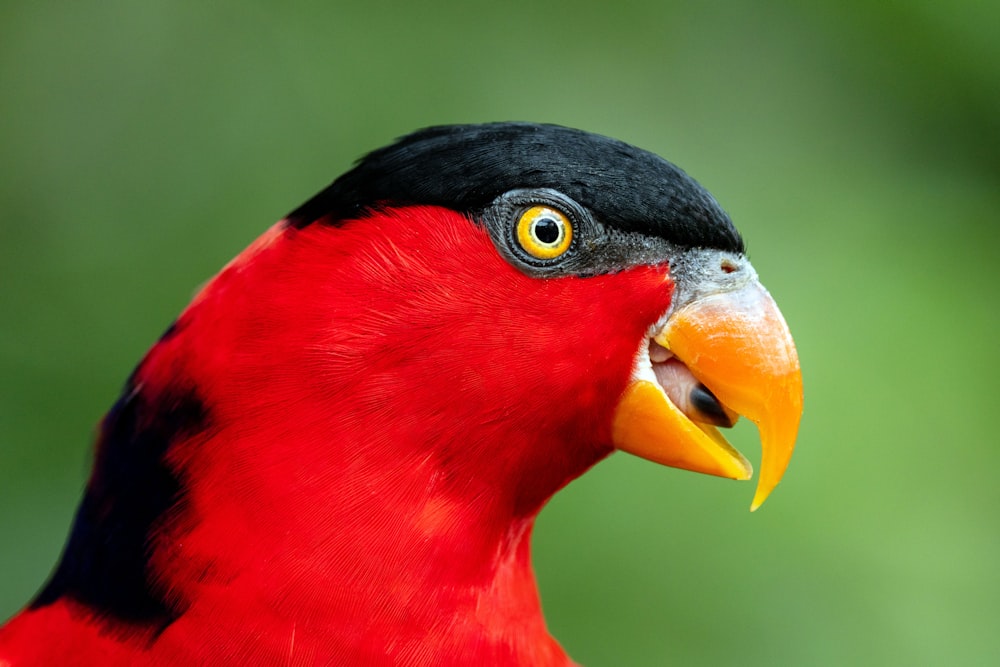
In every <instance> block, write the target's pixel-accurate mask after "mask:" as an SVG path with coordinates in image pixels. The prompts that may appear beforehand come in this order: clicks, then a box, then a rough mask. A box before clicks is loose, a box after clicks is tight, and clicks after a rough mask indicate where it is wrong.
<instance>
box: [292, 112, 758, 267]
mask: <svg viewBox="0 0 1000 667" xmlns="http://www.w3.org/2000/svg"><path fill="white" fill-rule="evenodd" d="M521 188H551V189H554V190H558V191H559V192H562V193H563V194H565V195H567V196H568V197H571V198H572V199H574V200H575V201H577V202H578V203H579V204H580V205H582V206H584V207H586V208H587V209H589V210H590V211H591V212H592V213H593V215H594V216H595V218H596V219H598V220H600V221H601V222H603V223H604V224H606V225H609V226H612V227H616V228H618V229H620V230H622V231H627V232H639V233H642V234H646V235H650V236H657V237H661V238H664V239H666V240H668V241H670V242H671V243H673V244H675V245H677V246H681V247H702V248H716V249H719V250H726V251H730V252H735V253H742V252H743V251H744V245H743V239H742V238H741V237H740V234H739V232H737V231H736V228H735V227H734V226H733V223H732V222H731V221H730V219H729V217H728V216H727V215H726V213H725V212H724V211H723V210H722V208H721V207H720V206H719V205H718V203H716V201H715V199H714V198H713V197H712V196H711V195H710V194H709V193H708V192H707V191H706V190H705V189H704V188H702V187H701V186H700V185H699V184H698V183H697V182H695V181H694V179H692V178H691V177H689V176H688V175H687V174H685V173H684V172H683V171H681V170H680V169H678V168H677V167H676V166H674V165H673V164H671V163H670V162H667V161H666V160H664V159H663V158H661V157H659V156H657V155H654V154H653V153H650V152H648V151H644V150H641V149H638V148H636V147H634V146H631V145H629V144H626V143H623V142H621V141H617V140H615V139H610V138H608V137H603V136H600V135H596V134H590V133H588V132H583V131H581V130H574V129H570V128H566V127H560V126H556V125H538V124H532V123H489V124H484V125H448V126H440V127H431V128H428V129H425V130H420V131H418V132H415V133H413V134H410V135H408V136H406V137H403V138H402V139H400V140H399V141H397V142H396V143H394V144H392V145H390V146H387V147H385V148H381V149H379V150H376V151H374V152H372V153H370V154H368V155H367V156H366V157H364V158H363V159H361V160H360V161H359V162H358V164H357V165H356V166H355V167H354V168H353V169H352V170H351V171H349V172H347V173H346V174H344V175H343V176H341V177H340V178H338V179H337V180H336V181H334V182H333V184H331V185H330V186H329V187H327V188H326V189H325V190H323V191H322V192H320V193H319V194H317V195H316V196H314V197H313V198H312V199H310V200H309V201H307V202H306V203H305V204H303V205H302V206H300V207H299V208H297V209H296V210H294V211H293V212H292V213H290V214H289V215H288V221H289V224H291V225H294V226H296V227H304V226H306V225H309V224H311V223H313V222H316V221H319V220H323V221H325V222H337V221H341V220H346V219H350V218H354V217H358V216H359V215H364V214H365V212H366V210H369V209H373V208H377V207H381V206H400V205H409V204H429V205H437V206H444V207H447V208H450V209H453V210H457V211H461V212H464V213H470V214H473V215H474V214H475V213H476V212H477V211H478V210H481V209H483V208H484V207H486V206H488V205H489V204H490V203H491V202H492V201H493V200H494V199H496V198H497V197H498V196H500V195H501V194H503V193H505V192H508V191H510V190H515V189H521Z"/></svg>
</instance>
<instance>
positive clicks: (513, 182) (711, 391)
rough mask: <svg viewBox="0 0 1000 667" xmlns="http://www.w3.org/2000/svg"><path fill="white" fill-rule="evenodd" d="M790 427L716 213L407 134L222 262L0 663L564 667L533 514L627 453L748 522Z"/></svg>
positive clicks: (560, 157) (549, 162)
mask: <svg viewBox="0 0 1000 667" xmlns="http://www.w3.org/2000/svg"><path fill="white" fill-rule="evenodd" d="M801 414H802V379H801V370H800V367H799V361H798V356H797V353H796V350H795V344H794V342H793V339H792V336H791V334H790V332H789V328H788V326H787V324H786V322H785V319H784V317H783V316H782V314H781V312H780V310H779V309H778V307H777V305H776V303H775V301H774V299H773V298H772V297H771V295H770V294H769V293H768V291H767V290H766V289H765V288H764V287H763V286H762V284H761V281H760V280H759V278H758V276H757V273H756V270H755V269H754V267H753V266H752V265H751V263H750V261H749V260H748V258H747V254H746V247H745V243H744V241H743V237H742V236H741V234H740V233H739V232H738V231H737V230H736V228H735V226H734V224H733V222H732V221H731V219H730V217H729V216H728V215H727V213H726V212H725V211H724V210H723V208H722V207H721V206H720V204H719V203H718V202H717V201H716V200H715V198H714V197H713V196H712V195H711V194H709V192H708V191H707V190H706V189H705V188H704V187H702V186H701V185H700V184H699V183H698V182H696V181H695V180H694V179H693V178H691V177H690V176H688V175H687V174H686V173H685V172H683V171H682V170H681V169H680V168H679V167H677V166H675V165H674V164H672V163H671V162H668V161H667V160H665V159H663V158H661V157H659V156H658V155H656V154H654V153H651V152H647V151H645V150H642V149H639V148H637V147H635V146H632V145H630V144H627V143H624V142H621V141H618V140H615V139H611V138H608V137H605V136H602V135H598V134H592V133H589V132H585V131H582V130H577V129H572V128H567V127H562V126H558V125H550V124H537V123H529V122H494V123H484V124H471V125H445V126H436V127H430V128H426V129H423V130H418V131H416V132H414V133H411V134H409V135H406V136H404V137H402V138H400V139H397V140H396V141H395V142H393V143H391V144H389V145H387V146H386V147H383V148H380V149H378V150H375V151H373V152H371V153H369V154H367V155H366V156H364V157H363V158H361V159H360V160H359V161H358V162H356V163H355V165H354V166H353V167H352V168H351V169H350V170H348V171H347V172H346V173H344V174H343V175H341V176H340V177H339V178H337V179H336V180H335V181H333V183H332V184H331V185H329V186H328V187H326V188H324V189H322V190H321V191H319V193H318V194H316V195H315V196H313V197H312V198H311V199H309V200H308V201H306V202H305V203H304V204H302V205H301V206H299V207H298V208H296V209H295V210H293V211H292V212H291V213H290V214H288V215H287V216H285V217H284V218H282V219H281V220H280V221H278V222H277V223H275V224H274V225H273V226H271V227H270V228H269V229H267V231H265V232H264V234H263V235H262V236H260V237H259V238H258V239H257V240H256V241H254V242H253V243H251V245H250V246H249V247H248V248H246V250H244V251H243V252H241V253H240V254H239V255H237V256H236V257H235V258H234V259H233V260H232V261H230V262H229V263H228V264H227V265H226V266H224V267H223V268H222V269H221V270H220V271H219V273H218V274H216V275H215V276H214V277H213V278H212V279H211V280H209V281H208V282H207V283H206V284H205V285H204V286H203V287H201V288H200V290H199V291H198V292H197V293H196V294H195V296H194V297H193V299H192V301H191V302H190V304H189V305H188V306H187V307H186V308H185V309H184V310H183V311H182V313H181V314H180V315H179V316H178V317H177V318H176V320H174V322H173V323H172V324H171V325H170V326H169V327H168V328H167V330H166V331H165V332H164V333H163V335H162V336H161V337H160V338H159V339H158V340H157V341H156V342H155V344H153V345H152V347H151V348H150V349H149V351H148V352H147V353H146V354H145V356H144V357H143V358H142V359H141V361H140V362H139V363H138V365H137V366H136V367H135V369H134V371H133V372H132V374H131V375H130V376H129V378H128V379H127V381H126V382H125V385H124V387H123V389H122V392H121V394H120V396H119V398H118V399H117V401H116V402H115V403H114V405H113V406H112V407H111V408H110V410H109V412H108V413H107V414H106V416H105V417H104V418H103V420H102V421H101V423H100V425H99V428H98V431H97V434H96V437H95V446H94V462H93V467H92V471H91V473H90V476H89V478H88V481H87V483H86V486H85V489H84V492H83V497H82V500H81V502H80V505H79V507H78V510H77V513H76V515H75V518H74V521H73V524H72V528H71V529H70V533H69V536H68V538H67V541H66V545H65V547H64V550H63V553H62V555H61V557H60V560H59V562H58V564H57V565H56V567H55V569H54V571H53V573H52V574H51V576H50V578H49V579H48V581H47V582H46V583H45V584H44V585H43V586H42V588H41V590H40V592H39V593H38V594H37V595H36V596H35V597H34V599H33V600H31V601H30V602H29V603H27V605H26V606H25V607H24V608H23V609H22V610H21V611H20V612H18V613H17V614H16V615H15V616H14V617H13V618H11V619H10V620H9V621H8V622H7V623H6V624H5V625H4V626H3V627H2V629H0V666H2V667H21V666H33V665H55V664H64V665H70V664H72V665H102V666H114V665H196V664H199V665H397V666H411V665H412V666H430V665H435V666H456V667H457V666H460V665H496V666H509V665H531V666H537V667H547V666H553V667H554V666H562V665H571V664H574V663H573V662H572V660H571V658H570V657H569V656H568V654H567V652H566V651H565V650H564V649H563V648H562V646H561V645H560V644H559V642H558V641H557V640H556V639H555V638H554V637H552V636H551V635H550V633H549V632H548V630H547V626H546V622H545V619H544V617H543V615H542V610H541V605H540V601H539V594H538V590H537V586H536V582H535V577H534V574H533V570H532V565H531V549H530V545H531V534H532V529H533V526H534V523H535V518H536V516H537V515H538V513H539V511H540V510H541V509H542V508H543V507H544V506H545V504H546V502H547V501H548V500H549V499H550V498H551V497H552V496H553V495H554V494H555V493H556V492H557V491H559V490H560V489H561V488H562V487H564V486H565V485H566V484H568V483H569V482H570V481H572V480H573V479H575V478H577V477H579V476H580V475H581V474H583V473H584V472H586V471H587V470H588V469H589V468H591V467H592V466H593V465H595V464H596V463H598V462H599V461H601V460H602V459H604V458H606V457H607V456H609V455H610V454H612V453H614V452H616V451H622V452H627V453H630V454H632V455H636V456H639V457H642V458H645V459H649V460H651V461H653V462H656V463H659V464H662V465H665V466H671V467H675V468H681V469H685V470H690V471H694V472H700V473H705V474H710V475H716V476H720V477H726V478H731V479H744V480H745V479H749V478H750V477H751V476H752V474H753V469H752V466H751V464H750V463H749V462H748V461H747V459H746V458H745V457H744V456H743V455H742V454H741V453H740V452H739V451H737V450H736V449H735V448H734V447H733V446H732V445H730V443H729V442H728V441H727V440H726V439H725V437H724V436H723V435H722V434H721V432H720V430H719V429H720V428H725V427H729V426H732V425H733V423H735V421H736V420H737V419H738V418H740V417H745V418H746V419H749V420H751V421H752V422H754V423H755V424H756V425H757V427H758V429H759V431H760V437H761V445H762V461H761V470H760V474H759V479H758V483H757V488H756V492H755V495H754V497H753V501H752V504H751V509H756V508H758V507H759V506H760V505H761V503H763V502H764V500H765V499H766V498H767V497H768V495H769V494H770V493H771V492H772V490H773V489H774V488H775V486H776V485H777V484H778V482H779V481H780V479H781V477H782V476H783V474H784V472H785V470H786V468H787V466H788V464H789V461H790V459H791V456H792V451H793V448H794V445H795V441H796V437H797V433H798V427H799V422H800V418H801Z"/></svg>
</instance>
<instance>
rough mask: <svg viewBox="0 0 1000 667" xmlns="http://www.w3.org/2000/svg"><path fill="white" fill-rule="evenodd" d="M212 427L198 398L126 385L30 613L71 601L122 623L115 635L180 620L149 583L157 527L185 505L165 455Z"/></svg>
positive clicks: (172, 605) (104, 428) (173, 603)
mask: <svg viewBox="0 0 1000 667" xmlns="http://www.w3.org/2000/svg"><path fill="white" fill-rule="evenodd" d="M207 421H208V415H207V412H206V410H205V407H204V405H203V404H202V402H201V401H200V400H199V399H198V397H197V396H196V395H195V393H194V392H193V391H173V392H169V393H164V394H161V395H159V396H158V397H157V398H156V400H155V401H151V400H149V399H148V398H147V397H146V396H145V395H144V394H143V391H142V390H141V389H136V388H135V387H134V386H133V383H132V381H131V380H130V381H129V383H128V384H127V385H126V386H125V389H124V391H123V392H122V395H121V397H120V398H119V400H118V402H117V403H115V405H114V407H112V408H111V410H110V412H108V414H107V416H106V417H105V418H104V421H103V422H102V425H101V434H100V437H99V440H98V444H97V452H96V460H95V462H94V472H93V474H92V476H91V479H90V482H89V483H88V486H87V490H86V493H85V495H84V498H83V501H82V502H81V504H80V507H79V509H78V510H77V514H76V518H75V520H74V523H73V528H72V531H71V533H70V536H69V540H68V542H67V544H66V548H65V550H64V552H63V555H62V558H61V560H60V562H59V565H58V567H57V568H56V570H55V572H54V573H53V575H52V577H51V579H50V580H49V582H48V583H47V584H46V585H45V587H44V588H43V589H42V591H41V592H40V593H39V594H38V596H37V597H36V598H35V600H34V601H33V602H32V604H31V606H32V608H38V607H44V606H46V605H49V604H52V603H53V602H55V601H56V600H58V599H60V598H69V599H72V600H74V601H75V602H77V603H79V604H82V605H84V606H86V607H88V608H90V609H91V610H92V611H93V612H94V614H95V615H96V616H97V617H98V618H102V619H105V620H106V621H112V622H117V623H114V626H113V627H112V628H111V629H112V630H114V631H120V632H125V633H128V632H129V631H131V630H136V631H147V632H148V631H152V633H153V635H154V636H155V635H157V634H159V633H160V632H162V630H163V629H164V628H166V627H167V626H168V625H169V624H170V623H171V622H173V621H174V620H175V619H176V618H177V617H178V616H179V615H180V614H181V613H183V609H182V608H180V607H179V604H178V603H177V602H176V601H171V600H167V599H166V598H165V596H164V595H163V594H162V591H160V590H158V587H157V586H156V584H155V583H154V582H153V581H152V579H151V576H150V575H151V573H150V571H149V555H150V552H149V550H150V538H151V533H152V529H153V527H154V525H155V524H156V523H157V522H158V521H159V520H160V519H161V518H162V517H163V516H164V514H165V513H166V512H167V511H168V510H171V509H172V508H176V507H177V506H178V505H179V503H182V502H183V500H184V487H183V485H182V483H181V481H180V480H179V479H178V478H177V476H176V475H175V473H174V472H173V471H172V470H171V469H170V468H169V467H168V465H167V464H166V462H165V460H164V455H165V454H166V452H167V449H168V448H169V447H170V445H171V443H173V442H176V441H178V440H180V439H183V438H186V437H189V436H191V435H193V434H195V433H196V432H198V431H200V430H202V429H204V428H205V426H206V424H207Z"/></svg>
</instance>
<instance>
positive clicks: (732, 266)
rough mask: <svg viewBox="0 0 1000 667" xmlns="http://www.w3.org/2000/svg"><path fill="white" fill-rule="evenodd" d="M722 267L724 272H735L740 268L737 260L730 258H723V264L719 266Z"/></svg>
mask: <svg viewBox="0 0 1000 667" xmlns="http://www.w3.org/2000/svg"><path fill="white" fill-rule="evenodd" d="M719 268H721V269H722V272H723V273H733V272H734V271H736V269H737V268H738V267H737V266H736V263H735V262H732V261H730V260H728V259H724V260H722V265H721V266H720V267H719Z"/></svg>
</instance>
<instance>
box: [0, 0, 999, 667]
mask: <svg viewBox="0 0 1000 667" xmlns="http://www.w3.org/2000/svg"><path fill="white" fill-rule="evenodd" d="M812 4H813V3H799V2H794V1H792V0H787V1H783V0H769V1H761V2H756V3H738V2H719V1H706V2H691V3H678V2H669V1H664V0H651V1H648V2H632V3H623V4H621V5H618V6H614V7H612V6H611V5H610V4H609V3H600V2H576V3H553V4H540V3H538V2H525V1H523V0H512V1H508V2H504V3H497V2H494V3H483V4H477V3H464V4H462V5H461V6H460V7H459V6H457V5H455V4H453V3H449V2H443V1H439V2H433V1H431V2H427V1H425V2H406V3H404V2H400V3H395V4H388V3H383V2H377V1H372V0H365V1H363V2H362V1H353V2H343V1H342V2H313V3H302V4H293V3H279V2H264V1H262V0H251V1H242V2H235V1H232V0H228V1H222V2H213V3H206V2H195V1H191V0H181V1H177V0H174V1H171V2H167V1H165V0H149V1H147V2H142V3H133V2H126V1H124V0H121V1H118V2H114V1H104V2H89V3H66V2H25V1H8V2H4V3H2V5H0V169H2V172H0V174H2V177H0V392H2V394H0V618H3V617H6V616H8V615H10V614H12V613H14V612H15V611H16V610H17V609H18V608H19V607H20V606H21V605H22V604H23V603H24V602H25V601H26V600H28V599H29V597H30V596H31V595H32V594H33V593H34V592H35V591H36V590H37V589H38V587H39V586H40V585H41V583H42V582H43V581H44V579H45V578H46V576H47V574H48V572H49V570H50V568H51V567H52V565H53V563H54V562H55V560H56V558H57V556H58V553H59V552H60V549H61V547H62V544H63V540H64V537H65V535H66V531H67V528H68V525H69V523H70V520H71V517H72V513H73V510H74V508H75V504H76V502H77V500H78V498H79V494H80V491H81V489H82V485H83V483H84V480H85V476H86V471H87V467H88V465H89V451H90V449H89V448H90V435H91V433H92V429H93V426H94V425H95V424H96V422H97V420H98V419H99V418H100V416H101V415H102V414H103V412H104V411H105V410H106V409H107V407H108V406H109V405H110V404H111V403H112V402H113V400H114V398H115V396H116V394H117V392H118V389H119V387H120V386H121V383H122V381H123V380H124V378H125V377H126V376H127V375H128V373H129V371H130V370H131V368H132V365H133V364H134V363H135V362H136V361H137V360H138V359H139V357H140V356H141V354H142V353H143V352H144V350H145V349H146V348H147V347H148V346H149V345H150V344H151V343H152V342H153V341H154V340H155V339H156V338H157V336H158V335H159V333H160V332H161V331H162V330H163V329H164V328H165V327H166V325H167V324H168V323H169V322H170V321H171V320H172V319H173V317H174V315H175V314H176V313H177V312H178V311H179V310H180V309H181V308H182V307H183V306H184V304H185V303H186V301H187V299H188V298H189V297H190V295H191V294H192V291H193V290H194V289H195V287H196V286H197V285H198V284H199V283H201V282H202V281H203V280H205V279H206V278H207V277H209V276H210V275H211V274H212V273H213V272H214V271H215V270H217V269H218V268H219V267H220V266H221V265H222V264H223V263H224V262H225V261H226V260H228V259H229V258H230V257H231V256H232V255H234V254H235V253H236V252H238V251H239V250H241V249H242V248H243V247H244V246H245V245H246V244H247V243H248V242H249V241H251V240H252V239H253V238H254V237H255V236H256V235H257V234H259V233H260V232H261V231H263V230H264V229H265V228H266V227H267V226H269V225H270V224H271V223H272V222H273V221H274V220H276V219H278V218H280V217H281V216H282V215H283V214H285V213H286V212H287V211H289V210H290V209H292V208H293V207H294V206H296V205H297V204H298V203H300V202H302V201H303V200H305V199H306V198H307V197H308V196H310V195H311V194H313V193H314V192H315V191H317V190H318V189H320V188H321V187H322V186H324V185H325V184H326V183H328V182H329V181H330V180H332V179H333V178H334V177H335V176H336V175H338V174H339V173H340V172H342V171H343V170H344V169H346V168H347V167H348V166H349V165H350V164H351V162H352V161H353V160H354V159H355V158H356V157H358V156H359V155H361V154H362V153H363V152H365V151H367V150H369V149H372V148H375V147H377V146H380V145H382V144H384V143H386V142H388V141H389V140H391V139H392V138H394V137H396V136H398V135H400V134H403V133H405V132H408V131H410V130H412V129H415V128H418V127H421V126H426V125H430V124H439V123H450V122H473V121H485V120H505V119H522V120H536V121H546V122H556V123H561V124H566V125H572V126H578V127H582V128H585V129H588V130H591V131H596V132H600V133H604V134H608V135H612V136H615V137H618V138H621V139H624V140H626V141H629V142H632V143H635V144H637V145H640V146H642V147H644V148H647V149H650V150H653V151H655V152H658V153H660V154H662V155H664V156H666V157H668V159H671V160H672V161H674V162H676V163H678V164H679V165H681V166H682V167H683V168H684V169H686V170H687V171H688V172H689V173H691V174H692V175H694V176H695V177H696V178H698V179H699V180H700V181H701V182H702V183H704V184H705V185H706V186H707V187H708V188H709V189H710V190H712V191H713V192H714V193H715V195H716V196H717V198H718V199H719V200H720V201H721V202H722V204H723V205H724V206H725V207H726V208H727V209H728V210H729V212H730V213H731V215H732V216H733V218H734V220H736V222H737V224H738V226H739V227H740V228H741V230H742V231H743V233H744V234H745V236H746V237H747V239H748V241H749V250H750V256H751V258H752V260H753V262H754V264H755V265H756V267H757V269H758V271H759V272H760V274H761V276H762V278H763V280H764V282H765V284H766V285H768V287H769V288H770V290H771V292H772V293H773V294H774V295H775V297H776V299H777V300H778V302H779V304H780V305H781V307H782V309H783V311H784V313H785V315H786V318H787V319H788V321H789V324H790V326H791V328H792V331H793V333H794V334H795V337H796V340H797V342H798V349H799V352H800V355H801V361H802V366H803V369H804V377H805V385H806V412H805V417H804V421H803V425H802V431H801V436H800V440H799V448H798V451H797V453H796V456H795V459H794V460H793V462H792V466H791V468H790V470H789V473H788V475H787V476H786V478H785V481H784V483H783V484H782V485H781V487H780V488H779V489H778V491H777V492H776V493H775V494H774V495H773V496H772V498H771V500H770V501H769V502H768V504H767V505H765V507H764V508H763V509H762V510H761V511H759V512H758V513H756V514H753V515H751V514H749V513H748V512H747V508H748V505H749V502H750V498H751V496H752V493H753V486H752V484H736V483H732V482H727V481H723V480H718V479H713V478H708V477H702V476H698V475H694V474H691V473H684V472H679V471H674V470H669V469H665V468H660V467H657V466H654V465H651V464H649V463H646V462H644V461H639V460H637V459H633V458H630V457H628V456H626V455H617V456H614V457H612V458H611V459H610V460H609V461H607V462H605V463H603V464H601V465H600V466H598V467H597V468H596V469H594V470H593V471H591V472H590V473H589V474H588V475H586V476H585V477H584V478H582V479H580V480H579V481H577V482H575V483H574V484H572V485H571V486H570V487H569V488H567V489H566V490H565V491H563V492H562V493H560V494H559V495H558V496H557V498H556V499H555V500H554V501H553V502H552V503H551V505H550V506H549V507H548V508H547V509H546V510H545V511H544V512H543V514H542V516H541V518H540V520H539V524H538V527H537V530H536V537H535V562H536V567H537V571H538V575H539V578H540V581H541V588H542V594H543V602H544V606H545V608H546V612H547V616H548V618H549V624H550V628H551V630H552V631H553V633H554V634H555V635H556V636H557V637H558V638H559V639H560V641H562V642H563V644H564V645H565V646H566V648H567V649H568V650H569V652H570V653H571V655H573V656H574V657H575V658H576V659H577V660H579V661H580V662H582V663H583V664H585V665H589V666H591V667H597V666H601V665H605V666H618V665H637V666H638V665H664V664H678V665H690V664H699V665H741V666H745V665H838V666H839V665H847V664H850V665H986V664H1000V632H998V629H1000V489H998V486H1000V485H998V482H997V473H996V467H997V453H998V442H997V437H996V429H995V427H994V426H993V422H994V420H995V419H996V417H997V415H998V414H1000V409H998V407H997V398H998V392H997V389H996V386H997V377H998V371H1000V364H998V359H1000V356H998V349H1000V346H998V344H997V335H998V329H1000V327H998V324H997V318H998V305H1000V302H998V298H997V288H998V286H1000V281H998V279H997V271H998V269H1000V263H998V252H997V240H998V233H997V223H998V220H1000V217H998V216H1000V187H998V186H1000V38H998V35H1000V3H986V2H972V1H971V0H970V1H968V2H954V1H953V2H949V3H942V2H931V1H929V0H917V1H914V2H906V3H904V2H883V3H871V2H841V3H827V4H828V6H825V7H821V6H819V3H816V5H817V6H812ZM734 438H735V442H736V444H737V446H739V447H740V448H741V449H743V450H744V451H748V453H749V455H750V457H751V458H752V459H755V460H759V459H758V457H759V454H758V445H757V438H756V433H755V431H754V429H753V428H752V427H747V426H742V427H739V428H737V430H736V433H735V436H734Z"/></svg>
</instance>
